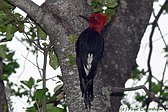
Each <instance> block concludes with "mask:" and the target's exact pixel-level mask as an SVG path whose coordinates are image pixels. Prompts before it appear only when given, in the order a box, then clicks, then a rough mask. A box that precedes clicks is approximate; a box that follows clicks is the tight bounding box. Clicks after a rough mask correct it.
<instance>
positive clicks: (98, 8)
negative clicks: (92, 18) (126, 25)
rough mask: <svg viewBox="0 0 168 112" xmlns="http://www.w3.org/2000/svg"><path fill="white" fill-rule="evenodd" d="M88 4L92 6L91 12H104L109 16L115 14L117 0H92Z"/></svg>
mask: <svg viewBox="0 0 168 112" xmlns="http://www.w3.org/2000/svg"><path fill="white" fill-rule="evenodd" d="M88 4H90V5H91V6H92V9H93V12H95V13H105V14H107V15H108V17H109V18H111V17H112V16H114V15H115V14H116V8H117V6H118V0H92V2H91V3H88Z"/></svg>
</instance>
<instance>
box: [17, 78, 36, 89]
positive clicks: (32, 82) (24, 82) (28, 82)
mask: <svg viewBox="0 0 168 112" xmlns="http://www.w3.org/2000/svg"><path fill="white" fill-rule="evenodd" d="M20 82H21V83H22V84H24V85H25V86H27V87H28V88H29V89H32V87H33V85H34V83H35V81H34V79H33V78H32V77H30V78H29V80H28V81H20Z"/></svg>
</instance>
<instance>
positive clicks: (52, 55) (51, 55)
mask: <svg viewBox="0 0 168 112" xmlns="http://www.w3.org/2000/svg"><path fill="white" fill-rule="evenodd" d="M49 64H50V66H51V67H52V68H53V69H54V70H56V69H57V68H58V66H59V63H58V58H57V56H56V54H55V52H54V50H53V49H51V50H50V51H49Z"/></svg>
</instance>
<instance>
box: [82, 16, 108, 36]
mask: <svg viewBox="0 0 168 112" xmlns="http://www.w3.org/2000/svg"><path fill="white" fill-rule="evenodd" d="M80 17H82V18H84V19H86V20H87V21H88V23H89V27H90V28H91V29H92V30H94V31H96V32H99V33H100V32H101V31H102V29H103V28H104V26H105V24H106V22H107V16H106V15H105V14H99V13H93V14H91V15H90V16H89V17H88V18H86V17H84V16H81V15H80Z"/></svg>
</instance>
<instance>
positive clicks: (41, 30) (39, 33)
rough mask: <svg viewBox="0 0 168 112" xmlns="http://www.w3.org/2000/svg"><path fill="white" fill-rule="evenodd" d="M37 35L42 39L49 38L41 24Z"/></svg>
mask: <svg viewBox="0 0 168 112" xmlns="http://www.w3.org/2000/svg"><path fill="white" fill-rule="evenodd" d="M37 37H39V38H41V39H42V40H46V38H47V34H46V33H45V32H44V30H43V29H41V27H39V26H37Z"/></svg>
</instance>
